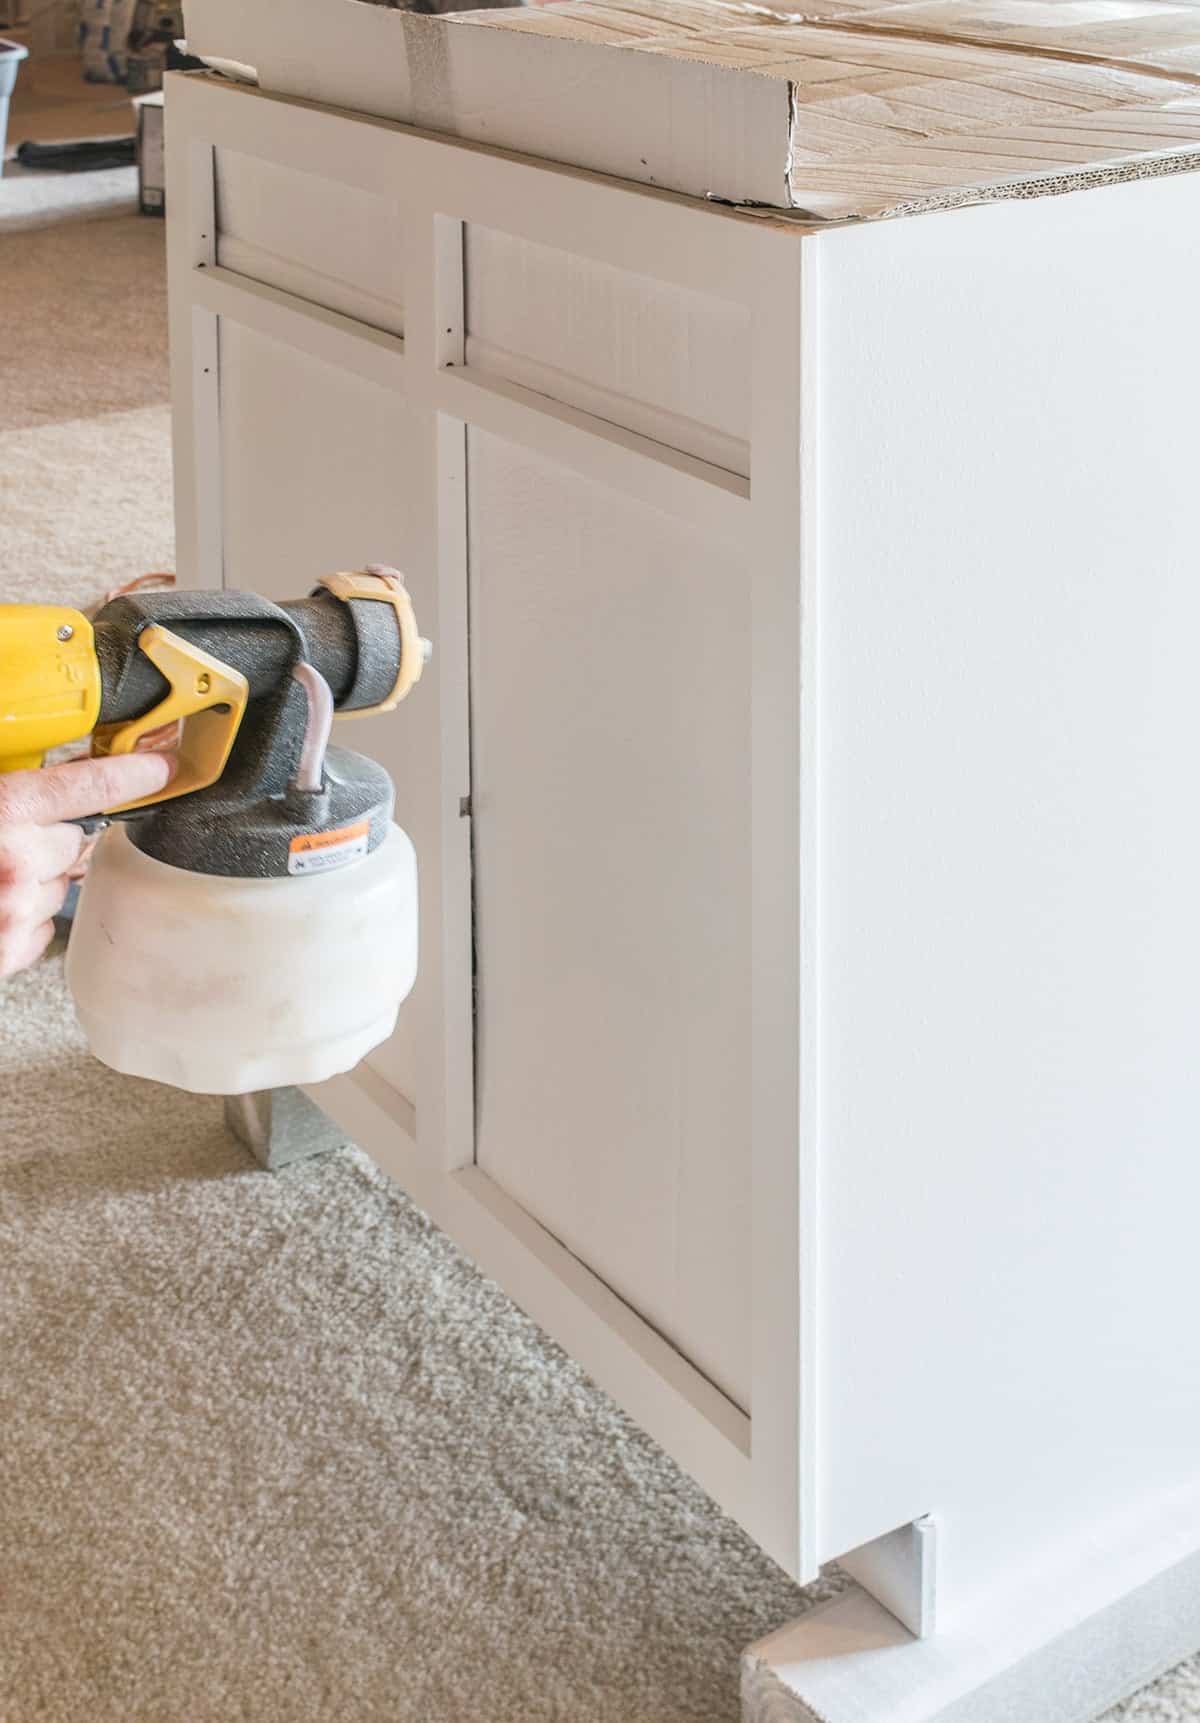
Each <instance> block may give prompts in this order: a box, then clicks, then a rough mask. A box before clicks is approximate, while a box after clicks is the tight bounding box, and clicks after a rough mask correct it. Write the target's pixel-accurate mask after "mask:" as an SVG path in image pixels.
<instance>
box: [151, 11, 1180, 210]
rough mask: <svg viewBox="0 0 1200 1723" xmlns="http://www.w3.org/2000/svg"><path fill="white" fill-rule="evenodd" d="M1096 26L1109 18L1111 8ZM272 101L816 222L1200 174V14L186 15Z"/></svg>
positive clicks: (191, 35)
mask: <svg viewBox="0 0 1200 1723" xmlns="http://www.w3.org/2000/svg"><path fill="white" fill-rule="evenodd" d="M1098 10H1099V11H1100V13H1101V16H1100V18H1099V20H1098V21H1097V17H1096V14H1097V11H1098ZM185 13H186V26H187V32H188V41H189V47H190V49H191V51H192V52H193V53H197V54H199V55H200V56H202V57H203V58H205V59H209V60H220V61H224V62H227V63H228V62H237V63H240V64H241V65H242V66H244V67H252V68H253V69H254V70H255V72H256V74H257V78H258V82H259V84H260V85H261V87H262V88H263V89H264V90H268V91H272V92H274V93H277V94H280V95H291V96H299V97H302V98H304V99H306V100H311V101H318V102H325V103H329V104H331V105H334V106H339V107H343V108H348V109H350V110H352V111H355V112H360V113H367V114H372V115H377V116H379V117H381V118H385V119H394V120H399V121H403V122H406V123H408V124H411V125H417V126H421V127H423V128H425V129H428V130H431V131H436V132H441V133H443V134H446V135H449V136H452V137H458V138H462V139H464V140H469V141H472V142H476V143H481V144H490V145H492V146H495V147H499V148H503V149H509V150H514V151H518V152H520V153H522V154H526V155H532V156H535V157H541V158H543V159H546V160H550V161H555V162H558V163H562V164H564V165H566V166H570V167H579V168H584V169H587V170H590V171H593V172H598V173H603V174H608V175H611V176H615V177H617V178H621V179H626V180H632V181H634V182H637V183H641V184H645V185H651V186H655V187H658V188H660V189H663V190H668V191H673V192H681V193H683V194H684V195H687V196H692V197H701V198H706V199H709V200H711V201H715V202H719V203H722V204H726V205H729V206H731V207H733V208H735V209H739V210H742V211H745V212H747V213H754V214H759V215H762V216H770V217H772V218H774V219H776V220H779V219H781V218H782V219H784V220H789V221H794V222H797V223H802V224H804V225H812V224H820V225H827V224H829V223H833V222H838V223H840V222H845V221H860V220H874V219H881V218H890V217H897V216H905V215H915V214H920V213H924V212H928V211H934V210H945V209H953V208H959V207H962V206H964V205H967V204H973V203H987V202H995V201H999V200H1004V199H1026V198H1032V197H1046V196H1055V195H1060V194H1062V193H1066V192H1071V191H1082V190H1088V189H1091V188H1093V187H1097V186H1104V185H1113V184H1117V183H1120V182H1122V181H1127V180H1130V181H1131V180H1138V179H1151V178H1160V177H1164V176H1166V175H1171V174H1177V173H1181V172H1189V171H1192V170H1194V169H1195V168H1197V167H1200V7H1196V6H1195V5H1194V4H1182V5H1181V4H1175V5H1168V6H1164V5H1162V4H1158V3H1157V0H1123V3H1122V4H1120V5H1119V6H1117V7H1113V6H1106V7H1103V8H1101V9H1098V8H1097V7H1096V6H1095V5H1094V4H1092V0H915V3H913V0H891V3H888V0H884V3H883V4H880V3H879V0H875V4H861V5H855V3H854V0H814V4H813V5H811V6H810V7H809V8H808V9H807V10H806V11H805V12H803V13H794V12H788V13H782V12H776V11H774V10H772V9H770V8H766V7H763V6H761V5H755V4H738V3H737V0H563V3H560V4H556V5H550V6H546V7H540V8H538V7H531V8H519V7H518V8H509V9H504V10H485V11H480V12H461V13H448V14H443V15H429V14H424V13H412V12H408V11H405V10H403V9H402V8H398V7H396V6H394V5H391V4H388V3H387V0H185Z"/></svg>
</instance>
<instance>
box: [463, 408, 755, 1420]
mask: <svg viewBox="0 0 1200 1723" xmlns="http://www.w3.org/2000/svg"><path fill="white" fill-rule="evenodd" d="M468 473H469V485H470V497H469V526H470V574H471V641H472V727H473V737H474V744H473V747H474V774H473V805H474V810H475V887H476V907H477V925H476V942H477V960H478V976H477V981H478V1068H477V1098H478V1119H479V1134H478V1157H479V1163H480V1165H481V1166H482V1168H483V1169H484V1171H485V1172H487V1173H488V1175H489V1176H490V1177H491V1178H492V1179H494V1180H495V1182H496V1183H497V1184H498V1185H499V1186H500V1187H501V1188H502V1189H503V1190H505V1191H507V1192H508V1193H509V1194H510V1195H511V1196H513V1197H514V1198H515V1199H516V1200H517V1201H518V1202H519V1203H520V1204H521V1205H522V1206H523V1207H524V1208H526V1209H527V1210H528V1211H529V1212H530V1213H531V1214H532V1215H534V1216H535V1218H537V1219H538V1220H540V1221H541V1222H542V1223H543V1224H544V1225H545V1226H547V1227H548V1228H549V1230H550V1231H551V1232H552V1233H554V1234H555V1235H556V1236H557V1237H558V1238H560V1239H561V1240H562V1241H563V1242H564V1243H565V1244H566V1245H567V1246H568V1248H569V1249H570V1250H572V1251H573V1252H574V1253H575V1254H576V1255H578V1256H579V1257H580V1258H581V1260H582V1261H583V1262H584V1263H585V1264H586V1265H587V1266H588V1267H590V1268H592V1269H593V1270H594V1271H595V1272H596V1273H597V1274H598V1275H599V1276H600V1277H601V1279H603V1280H604V1281H606V1282H607V1283H608V1284H609V1285H610V1286H611V1287H612V1288H613V1289H614V1290H615V1291H616V1292H617V1293H619V1294H620V1295H621V1296H622V1297H623V1298H624V1299H625V1300H626V1301H627V1302H628V1303H629V1304H630V1305H631V1306H632V1307H633V1308H634V1309H635V1310H636V1311H638V1312H639V1313H640V1314H641V1315H643V1316H645V1317H646V1318H647V1319H648V1320H649V1321H650V1322H651V1323H652V1324H653V1325H654V1326H655V1327H657V1328H658V1329H659V1330H660V1331H661V1332H662V1333H663V1334H665V1335H666V1336H667V1338H668V1339H670V1340H671V1341H673V1342H674V1343H675V1344H676V1345H677V1346H678V1347H679V1349H680V1350H681V1352H682V1353H683V1354H684V1355H685V1356H686V1357H687V1358H689V1359H690V1360H691V1361H692V1362H693V1363H695V1364H696V1365H697V1366H698V1367H699V1368H700V1369H701V1370H702V1371H704V1373H705V1374H706V1375H708V1376H709V1377H710V1378H711V1379H712V1380H713V1381H714V1382H716V1383H717V1385H718V1386H720V1387H721V1388H722V1389H724V1391H725V1392H726V1393H727V1394H728V1395H729V1396H730V1397H731V1398H733V1399H734V1400H735V1401H737V1402H738V1403H739V1404H740V1405H742V1406H743V1407H745V1406H747V1405H748V1403H749V1368H750V1344H749V1339H750V1336H749V1277H750V1242H751V1241H750V1219H749V1217H750V1185H749V1180H750V1142H749V1108H748V1099H749V1080H750V1079H749V1067H750V1047H749V985H750V970H749V961H750V959H749V919H750V901H749V884H750V870H749V844H748V824H749V809H748V798H749V769H748V761H749V662H750V661H749V644H750V634H749V626H750V624H749V605H748V595H747V592H746V590H745V584H744V580H743V578H742V575H741V572H740V570H739V569H738V567H737V564H736V558H735V557H734V555H733V554H731V553H730V552H729V551H728V550H727V549H725V548H723V547H718V546H715V545H712V544H710V543H706V542H705V541H704V539H703V538H702V537H701V536H700V535H698V534H694V533H692V532H691V531H689V530H688V529H686V528H684V527H683V526H682V525H680V524H678V523H676V522H673V521H672V520H670V519H669V518H668V517H667V516H665V515H660V514H658V513H656V512H655V511H653V510H651V509H649V508H646V507H643V506H641V505H639V504H636V503H633V502H631V501H629V500H628V499H623V498H622V497H620V496H619V495H618V494H617V493H615V492H612V491H608V490H606V489H604V488H602V487H600V486H597V485H594V484H591V483H589V482H587V481H585V480H583V479H581V478H579V477H577V476H575V475H573V474H571V473H570V472H568V471H567V470H566V469H563V468H556V467H554V466H552V465H550V464H548V463H544V462H542V461H540V460H538V459H536V458H535V457H533V456H530V455H526V454H524V453H522V452H520V451H518V450H516V449H515V448H513V447H512V446H511V445H509V444H506V443H504V442H501V441H500V440H498V439H497V438H495V437H493V436H489V435H487V434H484V433H482V432H472V433H471V435H470V440H469V450H468Z"/></svg>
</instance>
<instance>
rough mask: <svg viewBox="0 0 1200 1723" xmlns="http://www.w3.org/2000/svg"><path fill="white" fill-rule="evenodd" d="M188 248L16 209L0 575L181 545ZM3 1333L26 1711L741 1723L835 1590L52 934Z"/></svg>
mask: <svg viewBox="0 0 1200 1723" xmlns="http://www.w3.org/2000/svg"><path fill="white" fill-rule="evenodd" d="M161 244H162V229H161V226H154V225H153V224H151V223H145V224H139V223H136V222H130V221H124V220H121V221H113V222H109V223H92V224H85V225H73V226H70V227H67V228H63V229H61V230H52V232H51V234H50V235H49V236H46V235H44V234H38V235H33V236H30V235H27V234H23V233H19V234H15V235H10V236H9V237H5V236H4V235H3V233H2V232H0V276H2V277H3V279H4V280H5V281H6V282H7V281H8V280H9V279H11V276H10V273H9V272H11V271H16V272H17V273H18V274H19V275H20V277H21V279H22V281H23V283H24V291H25V295H26V297H25V301H24V303H25V307H26V310H25V316H24V318H23V321H22V331H21V333H22V340H21V346H20V351H19V353H18V354H17V356H16V357H17V369H18V373H19V376H18V385H17V387H15V388H14V390H13V391H12V393H11V395H10V394H9V392H8V390H7V389H0V479H2V481H3V485H4V496H3V499H2V500H0V523H2V525H0V597H3V598H5V599H10V600H11V599H13V598H26V599H28V598H43V599H63V600H67V601H75V602H80V601H86V600H88V599H91V598H93V597H95V596H96V595H97V594H98V593H99V592H100V591H102V590H104V589H105V588H106V587H107V586H108V585H111V584H112V583H113V582H115V581H116V580H118V579H121V578H125V577H128V576H129V575H132V574H136V573H138V572H140V571H141V570H142V569H144V568H149V567H157V566H163V565H164V564H165V565H167V566H169V548H170V520H169V505H168V496H169V493H168V467H167V419H166V412H165V407H164V406H163V404H162V403H163V402H164V401H165V398H166V374H165V368H164V363H163V355H162V351H161V341H162V327H163V322H162V291H161V273H160V272H161ZM39 258H40V259H41V264H40V266H39V265H38V261H37V260H38V259H39ZM39 267H40V269H41V270H42V271H44V272H47V274H46V278H45V279H41V278H40V276H39ZM100 279H103V280H104V281H105V282H106V283H107V287H106V290H105V293H106V296H107V298H108V300H109V303H110V306H111V309H112V317H111V318H110V320H109V324H108V326H109V328H110V329H112V328H116V329H118V330H119V331H120V333H119V334H118V335H117V336H115V337H111V338H110V339H109V341H108V344H107V346H106V347H104V348H102V349H101V350H100V351H99V352H97V351H96V350H94V349H93V347H92V346H91V344H90V342H89V341H85V340H83V339H81V338H76V337H71V338H68V337H66V336H65V335H64V331H63V328H62V323H63V320H64V319H65V320H66V321H67V323H68V324H71V322H72V319H73V317H74V316H75V314H76V312H77V313H78V323H77V324H75V325H73V326H74V327H75V328H76V329H77V330H78V329H82V328H85V327H90V328H91V329H92V331H93V332H94V333H99V329H98V305H97V298H96V283H97V281H98V280H100ZM133 305H136V307H137V314H136V316H131V315H130V307H131V306H133ZM64 354H65V355H66V357H64ZM85 383H86V386H85ZM89 400H92V401H94V402H95V403H96V411H97V414H98V415H99V416H96V417H89V416H81V415H83V414H85V412H86V408H87V403H88V401H89ZM0 1359H2V1360H3V1369H2V1371H0V1723H35V1720H37V1723H234V1720H236V1719H244V1720H246V1723H385V1720H386V1723H468V1720H470V1723H474V1720H476V1719H485V1720H487V1723H685V1720H686V1723H733V1720H734V1719H735V1718H736V1716H737V1700H736V1686H737V1665H738V1656H739V1653H740V1651H741V1649H742V1648H743V1646H745V1645H746V1644H747V1643H748V1642H749V1641H751V1640H752V1639H754V1638H755V1637H757V1636H758V1635H760V1634H762V1633H764V1632H766V1631H767V1630H769V1629H771V1628H773V1627H775V1626H777V1625H778V1624H780V1623H781V1622H783V1621H784V1620H786V1619H788V1618H789V1617H791V1616H793V1615H795V1614H797V1613H798V1612H799V1611H800V1610H801V1609H802V1608H804V1607H806V1606H807V1605H808V1604H809V1603H810V1602H811V1601H812V1600H813V1597H814V1596H815V1595H817V1591H816V1590H814V1591H810V1592H807V1593H802V1592H799V1591H797V1590H796V1588H795V1587H793V1586H792V1585H791V1584H790V1583H789V1582H788V1581H787V1580H786V1579H784V1578H783V1576H782V1575H781V1574H780V1573H779V1572H778V1570H777V1569H775V1568H774V1567H773V1566H772V1565H771V1563H770V1562H768V1561H767V1560H766V1559H765V1558H764V1557H763V1556H762V1555H761V1554H760V1553H759V1552H758V1551H757V1550H756V1549H755V1548H754V1546H753V1545H751V1544H750V1543H749V1541H748V1540H747V1539H746V1538H745V1537H743V1536H742V1535H741V1534H740V1533H739V1532H738V1531H737V1530H735V1529H734V1528H733V1527H732V1526H731V1525H729V1523H728V1522H726V1521H724V1520H722V1518H721V1517H720V1516H719V1515H718V1514H717V1513H716V1512H715V1510H714V1509H713V1508H712V1506H711V1504H709V1503H708V1502H707V1500H706V1499H705V1498H704V1497H703V1496H702V1495H701V1493H700V1492H699V1491H698V1490H697V1489H696V1488H695V1487H694V1486H692V1485H691V1484H690V1483H689V1482H688V1481H687V1480H686V1479H685V1478H684V1477H683V1476H682V1475H681V1474H680V1473H679V1472H678V1471H677V1469H676V1468H675V1467H673V1466H672V1465H671V1464H670V1462H669V1461H667V1460H666V1459H665V1458H664V1457H663V1456H662V1455H661V1454H659V1453H658V1452H657V1451H656V1450H655V1449H654V1448H653V1446H652V1445H651V1444H650V1443H649V1442H648V1441H647V1440H645V1439H644V1438H643V1437H642V1436H640V1435H639V1434H638V1433H637V1432H636V1431H635V1430H634V1429H632V1428H631V1427H630V1426H629V1425H628V1424H627V1422H626V1421H625V1420H624V1419H623V1418H622V1417H621V1416H620V1415H619V1414H618V1413H617V1412H616V1411H615V1410H614V1408H613V1407H612V1405H611V1404H610V1403H609V1402H608V1401H607V1400H606V1399H605V1398H604V1396H603V1395H601V1394H600V1393H599V1392H598V1391H597V1390H596V1389H595V1388H594V1387H592V1386H591V1385H590V1384H589V1383H588V1381H587V1380H586V1379H585V1378H584V1377H583V1376H582V1375H581V1373H580V1372H579V1371H577V1370H576V1369H575V1368H574V1367H573V1366H572V1365H571V1364H570V1363H569V1361H568V1360H567V1359H565V1358H564V1357H563V1356H562V1354H561V1353H559V1352H558V1351H557V1350H556V1349H555V1348H554V1347H553V1346H551V1345H550V1344H549V1343H548V1342H547V1341H546V1340H545V1338H544V1337H543V1336H542V1335H541V1334H540V1333H539V1332H538V1331H537V1330H536V1329H535V1328H534V1327H533V1326H532V1325H531V1324H530V1323H529V1322H527V1321H526V1320H525V1319H524V1318H523V1317H522V1316H521V1315H520V1313H519V1312H518V1311H517V1310H515V1309H514V1307H513V1306H512V1305H511V1304H510V1303H509V1302H508V1300H507V1299H505V1298H504V1297H503V1296H502V1294H500V1293H499V1292H498V1291H497V1290H496V1289H495V1288H494V1287H493V1286H491V1285H490V1284H489V1283H487V1282H485V1281H484V1280H482V1279H481V1278H480V1277H479V1276H478V1275H477V1274H476V1273H475V1272H474V1271H473V1270H472V1269H471V1267H470V1266H469V1264H467V1263H466V1262H465V1261H464V1260H463V1258H462V1257H461V1256H459V1255H458V1253H457V1252H456V1251H455V1250H454V1249H453V1248H452V1247H451V1246H450V1245H449V1244H448V1242H447V1241H446V1240H445V1239H444V1238H443V1237H442V1236H441V1235H440V1234H438V1233H437V1232H436V1231H435V1230H434V1229H433V1228H432V1227H431V1226H430V1225H429V1224H428V1223H427V1222H426V1221H425V1220H424V1219H423V1218H422V1217H421V1216H420V1215H419V1214H418V1213H417V1212H416V1211H415V1210H414V1209H413V1208H412V1207H411V1205H410V1204H408V1203H407V1202H406V1201H405V1200H404V1199H403V1198H402V1197H401V1196H400V1195H399V1194H398V1193H397V1192H396V1191H395V1190H394V1189H392V1188H391V1187H389V1185H388V1184H387V1182H386V1181H385V1180H384V1179H383V1178H382V1177H381V1176H380V1175H379V1174H378V1173H377V1172H376V1171H375V1170H374V1169H373V1168H372V1166H371V1165H370V1163H369V1162H368V1161H367V1159H366V1158H365V1156H363V1155H361V1154H360V1153H359V1152H358V1151H356V1150H352V1149H348V1150H344V1151H342V1152H341V1153H339V1154H337V1155H335V1156H331V1157H328V1158H326V1159H324V1160H321V1161H318V1162H313V1163H309V1164H308V1165H302V1166H298V1167H294V1168H292V1169H291V1170H289V1171H287V1172H285V1173H282V1174H275V1175H271V1174H267V1173H262V1172H259V1171H257V1170H256V1169H255V1168H254V1167H253V1165H252V1163H251V1162H250V1160H249V1158H248V1156H246V1155H245V1154H244V1153H243V1152H242V1151H241V1150H240V1149H239V1148H237V1147H236V1146H235V1145H234V1144H233V1143H232V1142H230V1141H229V1140H228V1139H227V1138H226V1136H225V1134H224V1132H223V1129H222V1126H221V1120H220V1114H219V1109H218V1107H217V1106H216V1105H215V1104H214V1103H212V1102H211V1101H207V1100H198V1099H194V1098H191V1097H187V1096H183V1095H180V1094H177V1093H174V1092H172V1091H169V1090H165V1089H160V1088H156V1087H154V1086H152V1085H149V1084H144V1083H137V1082H133V1081H130V1080H128V1079H124V1078H119V1077H116V1076H114V1075H112V1074H111V1073H109V1072H107V1071H105V1070H104V1069H103V1068H102V1067H100V1066H98V1065H97V1064H96V1063H95V1062H94V1061H92V1060H91V1059H89V1058H88V1056H87V1054H86V1053H85V1051H84V1049H83V1046H82V1044H81V1041H80V1037H79V1034H78V1031H77V1029H76V1027H75V1025H74V1022H73V1020H72V1016H71V1011H70V1007H69V1003H68V1001H67V999H66V997H65V994H64V991H63V986H62V976H61V964H60V962H59V960H58V959H55V958H51V959H49V960H47V961H46V962H44V963H43V964H41V965H40V966H39V967H38V968H37V969H36V970H35V971H34V972H32V973H30V974H28V975H26V976H23V977H19V978H17V979H16V980H14V981H12V982H10V983H8V984H7V985H2V984H0ZM1121 1715H1122V1716H1124V1717H1125V1718H1126V1719H1127V1720H1128V1723H1150V1720H1151V1719H1160V1720H1167V1719H1169V1720H1171V1723H1179V1720H1180V1719H1183V1718H1188V1717H1195V1716H1198V1715H1200V1674H1198V1673H1197V1666H1196V1665H1195V1664H1189V1665H1185V1666H1184V1667H1183V1668H1182V1669H1181V1670H1179V1671H1176V1672H1175V1673H1174V1674H1173V1675H1170V1676H1168V1677H1166V1678H1165V1679H1164V1680H1162V1681H1160V1682H1159V1683H1158V1684H1157V1686H1156V1687H1154V1688H1152V1689H1149V1690H1148V1691H1147V1693H1146V1694H1144V1695H1142V1696H1140V1697H1139V1699H1138V1700H1137V1701H1135V1702H1134V1703H1133V1704H1131V1705H1130V1706H1129V1707H1127V1708H1125V1710H1124V1711H1123V1712H1122V1713H1121ZM1014 1723H1020V1720H1019V1719H1014Z"/></svg>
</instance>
